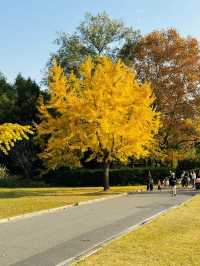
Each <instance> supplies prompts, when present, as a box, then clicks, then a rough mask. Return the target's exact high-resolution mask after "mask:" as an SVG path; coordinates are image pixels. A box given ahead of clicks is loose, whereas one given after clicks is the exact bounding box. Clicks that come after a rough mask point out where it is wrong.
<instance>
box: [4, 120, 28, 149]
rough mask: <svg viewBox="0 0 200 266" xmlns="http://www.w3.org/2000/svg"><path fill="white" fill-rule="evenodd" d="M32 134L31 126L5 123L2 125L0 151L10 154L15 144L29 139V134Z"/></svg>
mask: <svg viewBox="0 0 200 266" xmlns="http://www.w3.org/2000/svg"><path fill="white" fill-rule="evenodd" d="M28 133H32V131H31V129H30V126H21V125H19V124H11V123H4V124H2V125H0V151H2V152H3V153H5V154H8V151H10V149H11V147H14V144H15V143H16V142H17V141H19V140H22V139H23V138H25V139H28V136H27V134H28Z"/></svg>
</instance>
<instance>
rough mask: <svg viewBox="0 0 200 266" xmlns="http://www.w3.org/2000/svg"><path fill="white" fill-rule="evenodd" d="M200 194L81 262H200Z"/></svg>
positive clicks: (176, 265) (155, 265) (83, 265)
mask: <svg viewBox="0 0 200 266" xmlns="http://www.w3.org/2000/svg"><path fill="white" fill-rule="evenodd" d="M199 239H200V196H196V197H195V198H194V199H192V201H190V202H187V203H185V204H184V205H183V206H182V207H179V208H178V209H174V210H171V211H169V212H168V213H167V214H164V215H161V216H160V217H158V218H156V220H154V221H152V222H151V223H150V224H147V225H145V226H144V227H142V228H140V229H138V230H136V231H134V232H131V233H129V234H128V235H126V236H125V237H122V238H120V239H119V240H116V241H114V242H112V243H111V244H109V245H108V246H107V247H105V248H104V249H102V250H101V251H99V252H98V253H96V254H94V255H92V256H91V257H88V258H87V259H85V260H84V261H82V262H79V263H77V264H76V265H78V266H95V265H96V266H97V265H99V266H100V265H106V266H114V265H123V266H134V265H135V266H140V265H143V266H146V265H147V266H190V265H191V266H193V265H194V266H195V265H196V266H197V265H200V240H199Z"/></svg>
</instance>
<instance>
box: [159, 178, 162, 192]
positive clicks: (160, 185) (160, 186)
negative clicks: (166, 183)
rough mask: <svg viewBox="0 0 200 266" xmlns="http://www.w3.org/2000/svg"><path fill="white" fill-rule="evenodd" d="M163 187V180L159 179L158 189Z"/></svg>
mask: <svg viewBox="0 0 200 266" xmlns="http://www.w3.org/2000/svg"><path fill="white" fill-rule="evenodd" d="M161 188H162V184H161V180H160V179H159V180H158V190H161Z"/></svg>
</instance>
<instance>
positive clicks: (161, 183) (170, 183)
mask: <svg viewBox="0 0 200 266" xmlns="http://www.w3.org/2000/svg"><path fill="white" fill-rule="evenodd" d="M177 184H180V185H182V187H183V188H187V187H188V186H190V185H191V187H192V189H193V190H196V189H200V171H199V172H198V173H197V172H196V171H195V170H191V171H183V172H182V174H181V176H180V177H179V178H177V177H176V174H175V172H174V171H171V170H170V172H169V176H168V177H167V178H164V179H159V180H158V182H157V188H158V190H161V189H162V188H165V187H170V188H171V194H172V196H176V187H177ZM153 188H154V180H153V177H152V175H151V172H150V171H149V173H148V178H147V191H153Z"/></svg>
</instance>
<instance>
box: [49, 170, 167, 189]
mask: <svg viewBox="0 0 200 266" xmlns="http://www.w3.org/2000/svg"><path fill="white" fill-rule="evenodd" d="M149 170H150V171H151V174H152V177H153V178H154V180H155V182H157V180H158V178H164V177H166V176H169V169H168V168H166V167H157V168H121V169H111V170H110V185H111V186H117V185H122V186H124V185H139V184H146V178H147V175H148V171H149ZM102 176H103V169H76V170H67V169H65V168H61V169H59V170H57V171H52V172H49V173H48V174H47V175H46V176H44V181H45V182H46V184H49V185H54V186H73V187H74V186H102Z"/></svg>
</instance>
